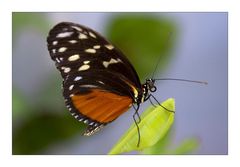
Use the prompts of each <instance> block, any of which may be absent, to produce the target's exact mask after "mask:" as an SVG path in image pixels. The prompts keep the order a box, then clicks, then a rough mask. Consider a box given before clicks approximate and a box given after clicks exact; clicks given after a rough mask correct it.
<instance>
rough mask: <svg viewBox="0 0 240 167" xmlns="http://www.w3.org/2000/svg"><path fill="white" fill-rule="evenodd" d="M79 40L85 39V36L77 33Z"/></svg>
mask: <svg viewBox="0 0 240 167" xmlns="http://www.w3.org/2000/svg"><path fill="white" fill-rule="evenodd" d="M78 38H79V39H87V35H85V34H83V33H79V36H78Z"/></svg>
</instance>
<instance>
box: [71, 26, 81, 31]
mask: <svg viewBox="0 0 240 167" xmlns="http://www.w3.org/2000/svg"><path fill="white" fill-rule="evenodd" d="M72 28H74V29H75V30H78V31H82V29H81V28H80V27H77V26H72Z"/></svg>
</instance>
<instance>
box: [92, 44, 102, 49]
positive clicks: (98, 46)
mask: <svg viewBox="0 0 240 167" xmlns="http://www.w3.org/2000/svg"><path fill="white" fill-rule="evenodd" d="M100 47H101V46H100V45H94V46H93V49H100Z"/></svg>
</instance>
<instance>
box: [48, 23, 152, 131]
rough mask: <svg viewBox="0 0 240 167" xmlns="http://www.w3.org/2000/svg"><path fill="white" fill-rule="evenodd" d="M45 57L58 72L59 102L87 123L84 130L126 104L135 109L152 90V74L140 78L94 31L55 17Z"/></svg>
mask: <svg viewBox="0 0 240 167" xmlns="http://www.w3.org/2000/svg"><path fill="white" fill-rule="evenodd" d="M47 46H48V51H49V53H50V56H51V59H52V60H53V61H54V62H55V64H56V67H57V69H58V70H59V71H60V73H61V76H62V78H63V82H62V89H63V96H64V98H65V104H66V107H67V108H68V110H69V111H70V113H71V114H72V116H74V117H75V118H76V119H77V120H78V121H81V122H83V123H85V124H87V125H88V127H87V128H86V130H85V132H84V135H86V136H90V135H92V134H94V133H95V132H97V131H99V130H100V129H101V128H103V127H104V126H105V125H107V124H108V123H110V122H112V121H114V120H115V119H117V118H118V117H119V116H120V115H122V114H123V113H125V112H126V111H127V110H128V109H129V108H130V107H132V106H133V107H134V109H135V111H136V112H135V113H134V115H136V114H138V113H137V111H138V109H139V106H140V104H141V103H143V102H145V101H146V100H148V99H149V97H150V96H151V92H155V91H156V86H155V85H154V83H155V80H154V79H147V80H146V82H145V83H144V84H141V83H140V79H139V76H138V74H137V72H136V70H135V69H134V67H133V65H132V64H131V63H130V61H129V60H128V59H127V57H126V56H125V55H124V54H123V53H122V52H121V51H120V50H119V49H118V48H117V47H116V46H114V45H113V44H111V43H110V42H108V41H107V40H106V39H105V38H104V37H103V36H101V35H100V34H99V33H98V32H96V31H94V30H92V29H91V28H88V27H86V26H83V25H80V24H76V23H71V22H61V23H59V24H57V25H55V26H54V27H53V28H52V29H51V30H50V32H49V35H48V37H47Z"/></svg>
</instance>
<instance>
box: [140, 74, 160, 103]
mask: <svg viewBox="0 0 240 167" xmlns="http://www.w3.org/2000/svg"><path fill="white" fill-rule="evenodd" d="M156 90H157V87H156V86H155V79H151V78H150V79H146V82H145V83H144V84H143V85H142V92H143V93H142V98H141V102H144V101H146V100H147V99H148V97H149V95H150V94H149V93H151V92H156Z"/></svg>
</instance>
